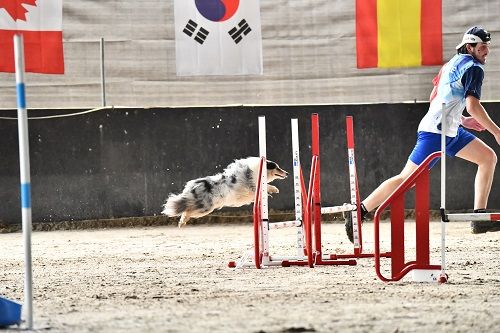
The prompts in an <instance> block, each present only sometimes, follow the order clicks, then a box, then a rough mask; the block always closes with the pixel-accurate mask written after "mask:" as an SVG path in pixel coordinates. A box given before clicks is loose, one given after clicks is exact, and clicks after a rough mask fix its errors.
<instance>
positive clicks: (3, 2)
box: [0, 0, 37, 21]
mask: <svg viewBox="0 0 500 333" xmlns="http://www.w3.org/2000/svg"><path fill="white" fill-rule="evenodd" d="M36 1H37V0H0V9H1V8H3V9H5V10H6V11H7V13H8V14H9V15H10V16H11V17H12V19H13V20H14V21H17V20H23V21H26V13H27V12H28V10H27V9H26V8H25V7H24V5H25V4H26V5H31V6H36Z"/></svg>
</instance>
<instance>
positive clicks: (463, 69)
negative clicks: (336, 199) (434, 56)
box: [346, 27, 500, 242]
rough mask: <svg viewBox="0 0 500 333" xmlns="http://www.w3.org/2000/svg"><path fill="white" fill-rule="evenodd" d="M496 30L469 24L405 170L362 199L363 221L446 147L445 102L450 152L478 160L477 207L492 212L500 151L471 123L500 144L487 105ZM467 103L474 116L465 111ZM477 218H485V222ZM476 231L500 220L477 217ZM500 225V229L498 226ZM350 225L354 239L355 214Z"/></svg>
mask: <svg viewBox="0 0 500 333" xmlns="http://www.w3.org/2000/svg"><path fill="white" fill-rule="evenodd" d="M489 44H490V33H489V32H488V31H486V30H484V29H483V28H480V27H473V28H470V29H469V30H467V32H466V33H465V34H464V36H463V38H462V42H461V43H460V44H458V45H457V47H456V49H457V54H456V55H455V56H454V57H453V58H451V60H450V61H448V63H446V64H445V65H444V66H443V67H442V68H441V70H440V71H439V74H438V75H437V76H436V78H434V80H433V84H434V88H433V90H432V93H431V96H430V106H429V110H428V112H427V114H426V115H425V116H424V117H423V118H422V120H421V121H420V124H419V126H418V136H417V143H416V145H415V147H414V149H413V151H412V153H411V154H410V156H409V158H408V161H407V163H406V165H405V167H404V168H403V170H402V171H401V173H400V174H398V175H397V176H394V177H392V178H390V179H388V180H386V181H385V182H383V183H382V184H381V185H379V187H378V188H377V189H375V191H373V192H372V193H371V194H370V195H369V196H368V197H367V198H366V199H365V200H363V202H362V203H361V207H360V208H361V221H363V219H364V218H365V216H366V214H367V213H368V212H370V211H372V210H374V209H375V208H377V207H378V206H379V205H380V204H381V203H382V202H383V201H384V200H385V199H387V198H388V197H389V195H390V194H391V193H392V192H393V191H394V190H395V189H396V188H397V187H398V186H399V185H400V184H401V183H402V182H403V181H404V180H405V179H406V178H407V177H408V176H409V175H410V174H411V173H412V172H413V171H414V170H415V169H416V168H417V167H418V165H419V164H420V163H422V162H423V160H424V159H425V158H426V157H427V156H429V155H430V154H431V153H433V152H436V151H440V150H441V111H442V103H445V121H446V124H447V131H446V154H447V155H449V156H457V157H460V158H462V159H464V160H467V161H469V162H472V163H475V164H477V166H478V168H477V173H476V178H475V183H474V212H475V213H481V212H486V207H487V204H488V196H489V194H490V190H491V186H492V183H493V175H494V172H495V166H496V163H497V156H496V154H495V152H494V151H493V149H491V148H490V147H489V146H488V145H486V144H485V143H484V142H483V141H481V140H480V139H478V138H477V137H475V136H474V135H473V134H472V133H470V132H468V131H467V130H466V129H465V128H468V129H472V130H476V131H484V130H487V131H488V132H490V133H491V134H492V135H493V136H494V137H495V140H496V141H497V144H499V145H500V128H499V127H498V126H497V125H496V124H495V123H494V122H493V121H492V120H491V118H490V117H489V115H488V113H487V112H486V110H485V109H484V107H483V106H482V105H481V102H480V99H481V86H482V83H483V78H484V69H483V66H484V65H485V63H486V57H487V56H488V54H489V52H490V46H489ZM464 108H466V109H467V111H468V113H469V114H470V115H471V117H465V116H463V115H462V112H463V110H464ZM476 224H481V227H479V225H476ZM471 226H472V232H473V233H479V232H486V231H488V230H490V231H493V230H497V228H498V226H496V225H495V224H494V223H491V222H489V223H488V224H486V225H484V222H483V221H478V222H473V223H472V225H471ZM498 230H500V229H498ZM346 231H347V235H348V237H349V240H350V241H351V242H353V239H352V238H353V235H352V220H351V219H350V214H346Z"/></svg>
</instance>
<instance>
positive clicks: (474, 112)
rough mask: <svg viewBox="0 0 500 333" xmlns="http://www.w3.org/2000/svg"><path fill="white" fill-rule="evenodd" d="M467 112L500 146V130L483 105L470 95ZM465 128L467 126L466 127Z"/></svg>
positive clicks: (467, 101)
mask: <svg viewBox="0 0 500 333" xmlns="http://www.w3.org/2000/svg"><path fill="white" fill-rule="evenodd" d="M465 107H466V108H467V112H469V114H470V115H471V116H472V117H473V118H474V119H475V120H476V121H477V122H478V123H479V124H480V125H481V126H482V127H484V128H485V129H486V130H487V131H488V132H490V133H491V134H492V135H493V136H494V137H495V140H497V143H498V144H499V145H500V128H499V127H498V126H497V125H496V124H495V123H494V122H493V120H491V118H490V116H489V115H488V113H487V112H486V110H485V109H484V107H483V105H482V104H481V102H480V101H479V99H477V98H476V97H474V96H472V95H469V96H467V98H466V99H465ZM464 126H465V125H464Z"/></svg>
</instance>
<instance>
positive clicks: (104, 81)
mask: <svg viewBox="0 0 500 333" xmlns="http://www.w3.org/2000/svg"><path fill="white" fill-rule="evenodd" d="M101 92H102V106H106V73H105V71H104V38H102V37H101Z"/></svg>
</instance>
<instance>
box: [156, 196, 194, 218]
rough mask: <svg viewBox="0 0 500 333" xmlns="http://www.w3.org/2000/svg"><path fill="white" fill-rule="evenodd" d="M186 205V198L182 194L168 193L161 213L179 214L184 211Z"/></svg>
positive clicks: (168, 214)
mask: <svg viewBox="0 0 500 333" xmlns="http://www.w3.org/2000/svg"><path fill="white" fill-rule="evenodd" d="M187 206H188V200H187V198H186V197H184V196H183V195H182V194H170V196H169V197H168V199H167V202H165V204H164V205H163V211H162V212H161V213H162V214H164V215H167V216H180V215H181V214H182V213H183V212H184V211H186V209H187Z"/></svg>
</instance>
